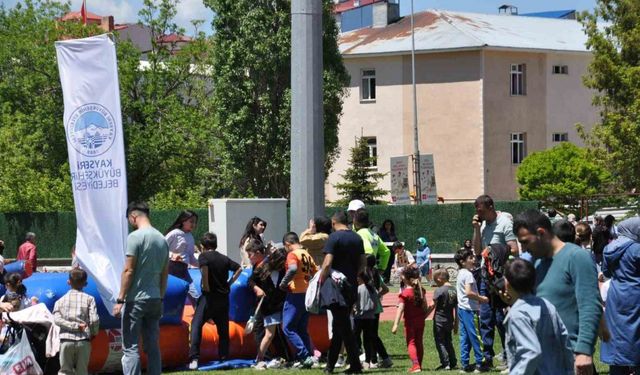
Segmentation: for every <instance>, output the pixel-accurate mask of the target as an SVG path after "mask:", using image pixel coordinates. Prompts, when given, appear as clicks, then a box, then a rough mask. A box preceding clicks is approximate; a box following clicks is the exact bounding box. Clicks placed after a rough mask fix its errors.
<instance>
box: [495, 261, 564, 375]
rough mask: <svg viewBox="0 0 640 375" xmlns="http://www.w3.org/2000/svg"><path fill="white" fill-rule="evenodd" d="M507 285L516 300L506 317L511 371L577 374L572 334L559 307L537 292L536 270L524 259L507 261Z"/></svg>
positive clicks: (518, 374)
mask: <svg viewBox="0 0 640 375" xmlns="http://www.w3.org/2000/svg"><path fill="white" fill-rule="evenodd" d="M505 278H506V282H505V287H506V291H507V293H508V295H509V296H511V300H512V301H515V302H514V303H513V305H512V306H511V309H510V310H509V313H508V314H507V317H506V318H505V321H504V324H505V325H506V326H507V352H508V356H507V357H508V359H509V374H512V375H524V374H526V375H529V374H531V375H533V374H573V370H574V368H573V361H574V358H573V351H572V349H571V344H570V342H569V334H568V333H567V329H566V328H565V326H564V324H563V323H562V320H560V316H559V315H558V313H557V311H556V308H555V307H554V306H553V305H552V304H551V303H549V301H547V300H545V299H543V298H540V297H536V296H535V295H534V294H533V291H534V288H535V283H536V271H535V269H534V267H533V265H532V264H531V263H529V262H527V261H524V260H522V259H516V260H514V261H512V262H510V263H508V264H507V267H506V270H505Z"/></svg>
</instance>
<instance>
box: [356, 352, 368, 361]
mask: <svg viewBox="0 0 640 375" xmlns="http://www.w3.org/2000/svg"><path fill="white" fill-rule="evenodd" d="M366 358H367V356H366V355H365V353H362V354H360V357H358V359H360V362H364V360H365V359H366Z"/></svg>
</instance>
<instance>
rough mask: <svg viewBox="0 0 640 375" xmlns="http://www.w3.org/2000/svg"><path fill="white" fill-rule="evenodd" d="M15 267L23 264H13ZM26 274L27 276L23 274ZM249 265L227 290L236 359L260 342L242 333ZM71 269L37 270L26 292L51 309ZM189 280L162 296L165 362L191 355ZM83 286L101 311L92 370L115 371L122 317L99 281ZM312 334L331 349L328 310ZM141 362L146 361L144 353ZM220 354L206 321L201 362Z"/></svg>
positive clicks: (177, 363)
mask: <svg viewBox="0 0 640 375" xmlns="http://www.w3.org/2000/svg"><path fill="white" fill-rule="evenodd" d="M14 267H15V268H16V269H19V268H20V266H18V265H15V266H14ZM25 276H27V275H26V274H25ZM250 276H251V269H247V270H244V271H243V272H242V274H241V275H240V277H239V278H238V280H236V281H235V282H234V283H233V285H232V286H231V292H230V294H229V339H230V346H229V354H230V358H233V359H253V358H254V357H255V355H256V343H255V340H254V336H253V335H246V336H245V334H244V326H245V324H246V322H247V320H249V317H250V316H251V314H252V312H253V309H254V303H255V296H254V294H253V291H252V290H251V289H250V288H249V287H248V280H249V277H250ZM191 277H192V278H193V279H194V282H195V285H197V286H198V289H199V285H200V272H199V270H197V269H195V270H191ZM67 279H68V274H67V273H34V274H33V275H31V276H30V277H28V278H26V279H25V280H24V281H23V284H24V285H25V286H26V287H27V295H28V297H34V296H35V297H37V298H38V300H39V301H40V302H42V303H44V304H45V305H46V306H47V308H48V309H49V310H53V307H54V304H55V302H56V301H57V300H58V299H59V298H60V297H62V296H63V295H64V294H65V293H67V291H68V290H69V286H68V285H67ZM188 288H189V285H188V284H187V283H186V282H185V281H183V280H181V279H178V278H176V277H173V276H169V281H168V284H167V292H166V295H165V297H164V311H163V316H162V319H161V321H160V350H161V352H162V365H163V367H165V368H180V367H183V366H185V365H186V364H187V363H188V360H189V356H188V353H189V342H190V335H189V334H190V329H189V327H190V323H191V319H192V318H193V307H192V306H186V307H185V301H186V298H187V291H188ZM84 291H85V292H86V293H88V294H90V295H92V296H93V297H94V298H95V299H96V304H97V308H98V315H99V316H100V331H99V333H98V335H97V336H96V337H94V338H93V340H92V348H91V360H90V363H89V372H92V373H93V372H113V371H117V370H120V369H121V368H122V365H121V362H120V361H121V359H122V336H121V329H120V320H119V319H116V318H114V317H113V316H111V314H109V312H108V311H107V308H106V307H105V305H104V303H103V301H102V298H101V297H100V294H99V293H98V289H97V285H96V283H95V281H94V280H92V279H91V278H89V280H88V285H87V286H86V287H85V288H84ZM308 329H309V334H310V336H311V338H312V341H313V344H314V346H315V347H316V349H317V350H319V351H321V352H326V351H327V350H328V349H329V338H328V331H327V320H326V316H325V315H311V317H310V319H309V328H308ZM141 355H142V364H143V366H145V365H146V358H145V356H144V353H141ZM216 359H218V333H217V330H216V327H215V325H213V324H211V323H207V324H205V326H204V328H203V332H202V343H201V353H200V362H201V363H206V362H208V361H212V360H216Z"/></svg>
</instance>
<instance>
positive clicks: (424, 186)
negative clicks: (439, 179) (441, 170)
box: [420, 154, 438, 204]
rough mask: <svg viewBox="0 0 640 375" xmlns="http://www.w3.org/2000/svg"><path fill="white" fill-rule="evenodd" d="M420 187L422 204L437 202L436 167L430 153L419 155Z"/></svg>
mask: <svg viewBox="0 0 640 375" xmlns="http://www.w3.org/2000/svg"><path fill="white" fill-rule="evenodd" d="M420 189H421V197H422V203H423V204H436V203H438V192H437V189H436V169H435V165H434V163H433V155H432V154H426V155H420Z"/></svg>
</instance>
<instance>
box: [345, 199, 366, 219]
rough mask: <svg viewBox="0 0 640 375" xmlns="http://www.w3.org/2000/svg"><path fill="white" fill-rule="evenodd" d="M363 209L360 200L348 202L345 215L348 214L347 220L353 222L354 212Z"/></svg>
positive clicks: (362, 203)
mask: <svg viewBox="0 0 640 375" xmlns="http://www.w3.org/2000/svg"><path fill="white" fill-rule="evenodd" d="M363 209H364V202H363V201H361V200H360V199H354V200H352V201H351V202H349V207H347V213H348V214H349V219H351V222H353V219H354V218H355V217H356V212H358V211H359V210H363Z"/></svg>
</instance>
